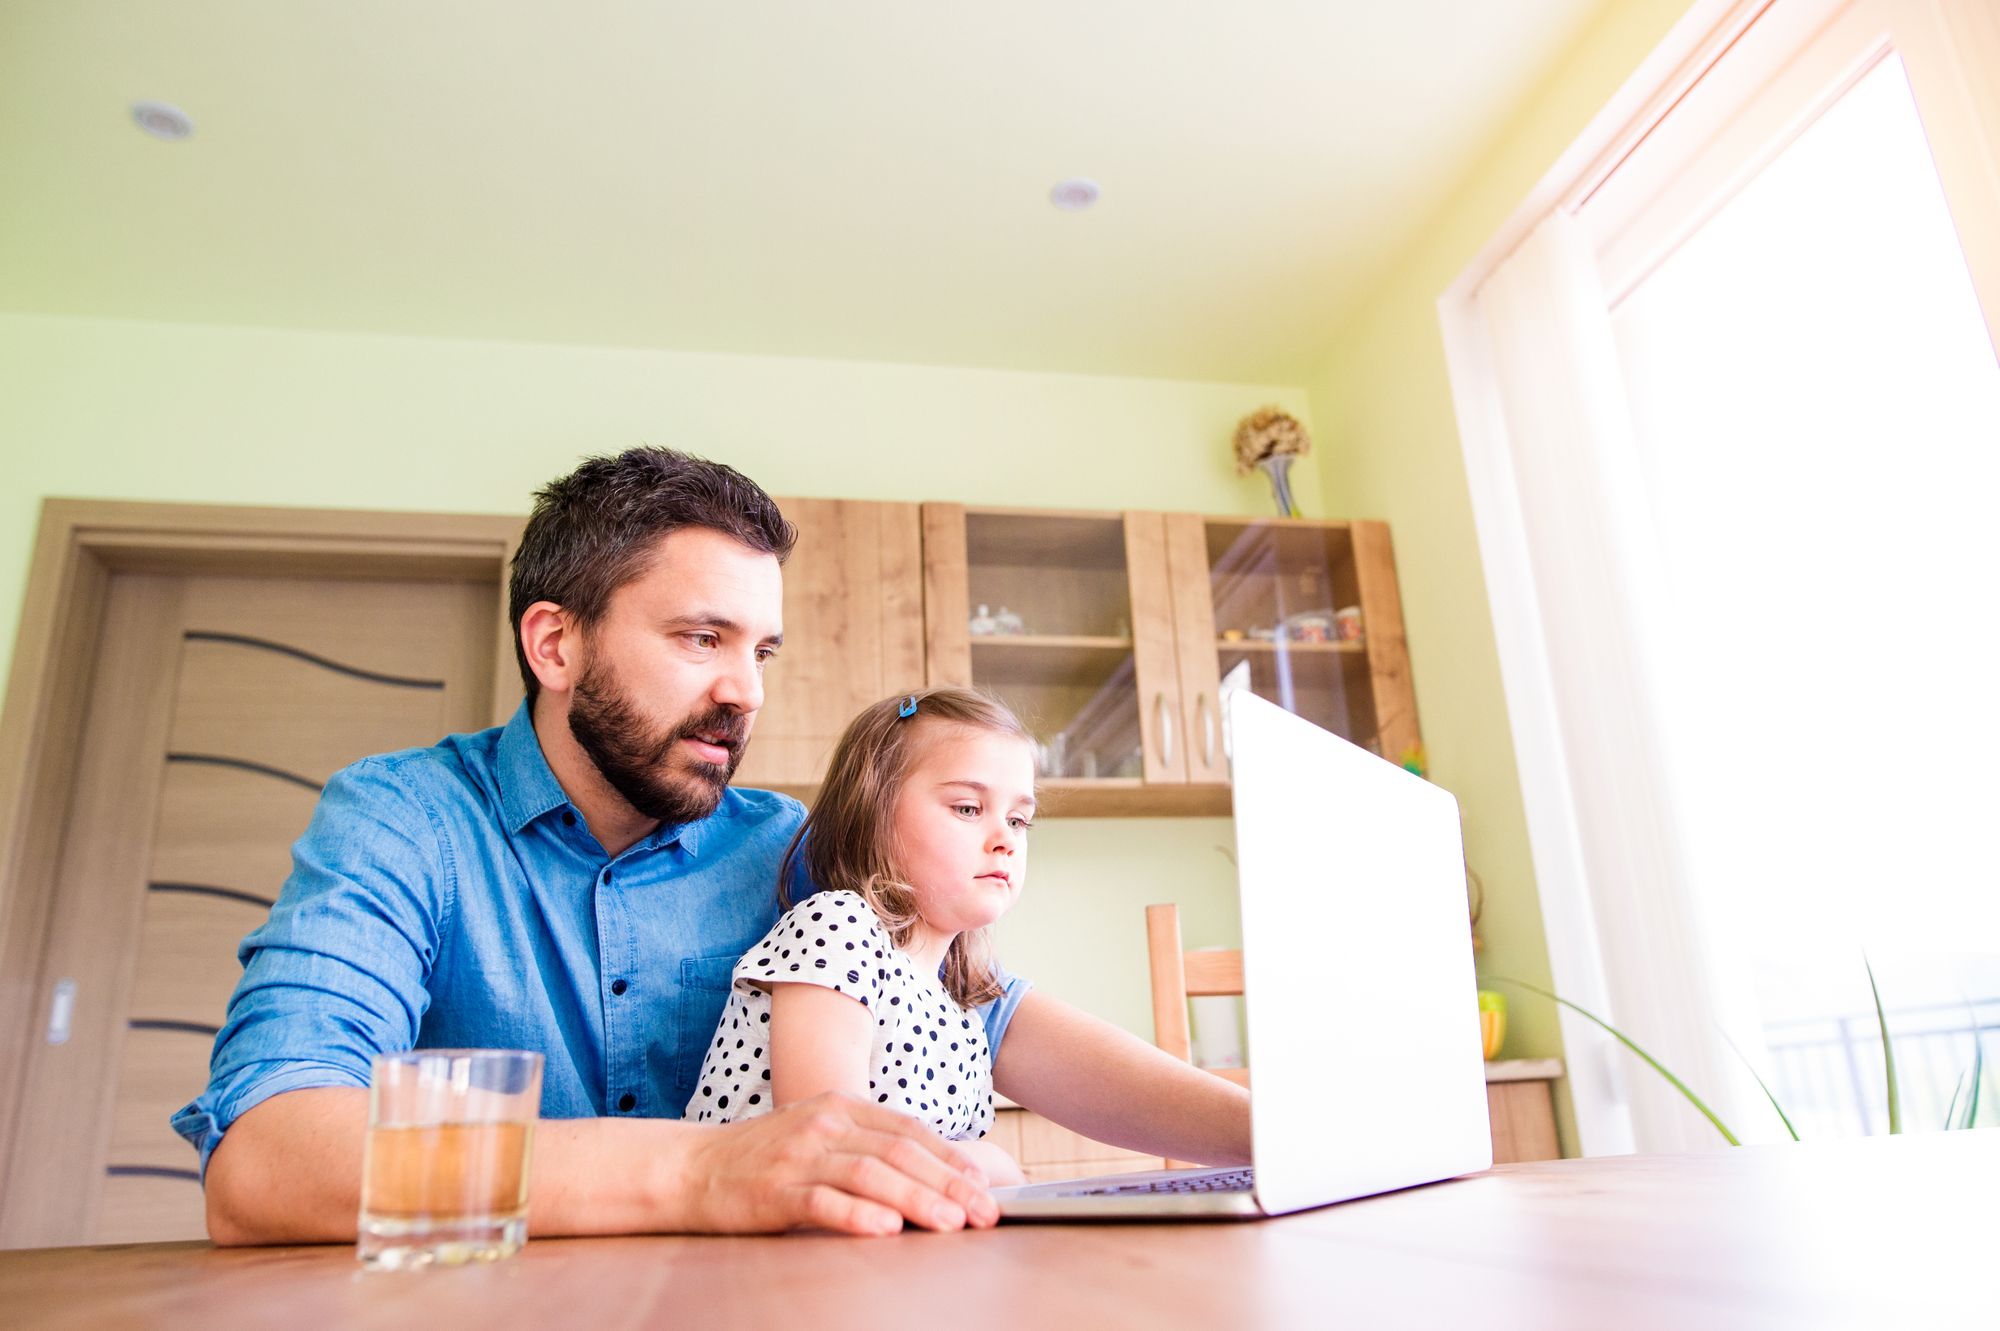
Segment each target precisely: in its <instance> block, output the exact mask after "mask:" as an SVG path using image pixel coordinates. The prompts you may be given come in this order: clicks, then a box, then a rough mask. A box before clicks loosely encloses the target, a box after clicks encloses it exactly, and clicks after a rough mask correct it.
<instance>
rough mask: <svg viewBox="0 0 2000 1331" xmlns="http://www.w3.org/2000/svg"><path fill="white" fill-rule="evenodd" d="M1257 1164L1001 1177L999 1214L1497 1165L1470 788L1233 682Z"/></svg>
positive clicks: (1084, 1215)
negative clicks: (1440, 779)
mask: <svg viewBox="0 0 2000 1331" xmlns="http://www.w3.org/2000/svg"><path fill="white" fill-rule="evenodd" d="M1223 711H1224V715H1225V718H1226V723H1227V726H1228V730H1227V732H1226V733H1227V735H1228V738H1229V750H1230V774H1231V780H1232V784H1233V785H1234V787H1235V806H1236V864H1237V873H1238V885H1239V889H1240V896H1241V903H1242V905H1241V908H1242V913H1243V979H1244V990H1245V993H1244V1015H1245V1027H1246V1035H1247V1039H1248V1056H1249V1066H1250V1083H1251V1102H1250V1118H1251V1135H1252V1158H1253V1166H1252V1167H1251V1168H1248V1169H1177V1170H1154V1171H1150V1172H1147V1173H1141V1174H1115V1175H1105V1176H1102V1177H1098V1178H1089V1179H1077V1180H1074V1181H1071V1182H1064V1183H1040V1184H1031V1185H1028V1186H1026V1187H1019V1188H996V1189H995V1190H994V1193H993V1195H994V1197H995V1198H996V1199H997V1200H998V1201H999V1203H1000V1214H1001V1216H1002V1217H1003V1218H1012V1219H1070V1220H1081V1219H1093V1218H1105V1219H1114V1218H1140V1217H1153V1218H1161V1219H1175V1218H1185V1219H1192V1218H1196V1217H1202V1216H1215V1217H1231V1216H1234V1217H1244V1218H1250V1217H1256V1216H1267V1215H1282V1214H1284V1213H1286V1212H1288V1211H1299V1210H1304V1209H1306V1208H1308V1207H1313V1206H1325V1205H1327V1204H1329V1203H1332V1202H1340V1201H1346V1200H1348V1199H1350V1198H1354V1197H1366V1196H1370V1195H1372V1194H1375V1193H1380V1192H1388V1191H1391V1190H1393V1189H1396V1188H1407V1187H1412V1186H1414V1185H1416V1184H1419V1183H1432V1182H1435V1181H1437V1180H1439V1179H1446V1178H1453V1177H1456V1176H1457V1175H1460V1174H1469V1173H1473V1172H1475V1171H1477V1170H1481V1169H1485V1168H1487V1167H1488V1166H1489V1165H1491V1164H1492V1163H1493V1148H1492V1137H1491V1135H1490V1131H1489V1129H1488V1127H1487V1121H1486V1080H1485V1072H1484V1070H1483V1067H1482V1059H1481V1055H1480V1039H1479V1004H1478V1000H1477V997H1476V992H1477V985H1476V982H1475V981H1474V979H1473V973H1472V937H1471V930H1470V929H1469V927H1468V925H1467V921H1466V900H1465V861H1464V851H1463V849H1462V846H1461V843H1460V840H1459V822H1458V803H1457V801H1455V800H1454V799H1453V798H1452V797H1451V796H1450V795H1449V794H1447V793H1446V792H1445V791H1444V790H1442V789H1440V788H1439V787H1437V786H1434V785H1432V784H1430V783H1429V782H1428V781H1425V780H1423V779H1422V778H1420V777H1416V776H1413V775H1411V774H1410V773H1408V772H1406V771H1404V770H1403V769H1402V768H1400V767H1397V766H1396V765H1395V764H1393V763H1389V762H1385V761H1383V760H1382V759H1381V758H1378V757H1376V756H1375V755H1374V754H1372V753H1369V752H1368V751H1367V750H1365V749H1361V748H1357V747H1356V746H1355V745H1352V744H1350V743H1348V742H1347V741H1346V740H1344V739H1340V738H1339V737H1337V736H1335V735H1331V734H1328V733H1327V732H1326V731H1324V730H1321V729H1320V728H1319V727H1318V726H1315V725H1313V724H1312V723H1311V722H1309V721H1305V720H1302V719H1300V718H1299V717H1296V716H1293V715H1292V714H1291V713H1290V712H1287V711H1285V710H1283V709H1282V708H1280V707H1278V706H1276V705H1274V704H1272V703H1269V702H1266V701H1264V700H1263V699H1262V698H1259V697H1256V696H1255V695H1253V694H1251V693H1248V692H1244V691H1241V690H1237V691H1232V692H1229V693H1227V694H1225V700H1224V703H1223Z"/></svg>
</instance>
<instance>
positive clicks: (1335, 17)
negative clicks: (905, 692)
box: [0, 0, 1601, 383]
mask: <svg viewBox="0 0 2000 1331" xmlns="http://www.w3.org/2000/svg"><path fill="white" fill-rule="evenodd" d="M1600 3H1601V0H1507V2H1506V3H1492V2H1491V0H1403V2H1402V3H1397V4H1365V3H1358V2H1357V0H1339V2H1337V3H1310V2H1309V0H1239V3H1235V4H1228V5H1225V4H1215V3H1194V2H1193V0H1156V2H1154V3H1145V2H1144V0H1101V2H1093V0H1068V2H1067V3H1061V2H1058V0H1014V2H1013V3H1009V4H988V5H972V4H964V3H957V4H953V3H940V2H939V0H931V2H930V3H916V2H915V0H847V2H846V3H831V2H829V3H807V2H806V0H762V2H759V0H737V3H733V4H723V3H710V4H695V3H667V2H665V0H657V2H656V3H640V2H639V0H623V2H621V0H571V2H570V3H566V4H560V5H556V4H546V3H531V2H530V0H484V2H483V3H470V2H469V0H347V2H345V3H332V2H331V0H179V2H177V3H144V4H134V3H130V0H5V4H4V7H0V308H9V309H15V310H30V311H44V312H55V313H68V314H85V315H101V316H109V317H119V318H141V319H166V320H178V321H185V322H198V323H230V324H249V325H271V326H281V327H310V328H327V329H340V330H352V331H367V332H394V333H413V334H431V335H439V336H450V337H475V338H506V339H526V340H534V341H547V342H565V343H591V344H600V345H629V346H656V347H671V348H678V349H689V350H697V349H698V350H714V351H740V352H756V353H766V354H779V355H807V356H832V357H860V358H867V359H875V360H891V361H919V362H937V363H951V364H968V365H991V366H1008V367H1019V368H1031V369H1043V370H1065V371H1077V372H1089V373H1112V374H1139V375H1151V376H1168V377H1176V378H1193V379H1218V380H1247V381H1268V382H1278V383H1297V382H1302V381H1303V380H1304V379H1305V378H1306V377H1307V376H1309V375H1310V374H1311V373H1312V372H1313V371H1314V370H1315V369H1317V367H1318V364H1319V361H1320V359H1321V357H1322V355H1323V354H1324V352H1325V350H1326V348H1327V345H1328V342H1329V340H1330V338H1331V337H1332V336H1333V334H1334V333H1335V332H1336V331H1337V329H1338V326H1339V322H1340V319H1341V316H1342V313H1343V311H1344V310H1345V309H1347V308H1350V307H1351V304H1352V302H1353V301H1354V300H1355V299H1356V297H1357V296H1358V295H1359V294H1360V293H1361V292H1362V291H1364V290H1365V289H1366V287H1367V285H1368V283H1369V282H1370V280H1371V277H1372V276H1373V275H1375V274H1377V273H1379V272H1380V271H1381V269H1382V267H1383V265H1384V264H1385V263H1386V262H1387V261H1388V260H1389V259H1390V258H1391V257H1392V256H1394V255H1395V254H1396V253H1397V252H1398V251H1399V249H1400V247H1401V246H1402V244H1404V243H1405V242H1406V240H1407V238H1408V236H1409V233H1410V231H1411V229H1412V228H1413V227H1415V226H1416V225H1418V224H1419V223H1420V222H1421V221H1422V220H1424V219H1425V218H1426V217H1428V216H1429V215H1430V213H1431V212H1432V211H1433V210H1435V208H1436V207H1438V206H1439V204H1440V202H1441V201H1442V199H1443V197H1444V194H1445V191H1446V190H1447V189H1448V188H1449V187H1450V185H1451V184H1452V183H1454V182H1455V181H1456V180H1457V179H1458V178H1459V177H1460V176H1461V175H1462V174H1463V173H1464V172H1465V171H1466V170H1467V169H1468V167H1469V166H1470V165H1471V163H1472V161H1473V158H1474V155H1475V154H1476V153H1477V152H1478V151H1479V150H1480V149H1481V148H1482V147H1483V146H1484V145H1485V144H1487V143H1489V142H1490V141H1491V140H1492V137H1493V136H1494V134H1495V133H1496V132H1498V128H1499V125H1500V123H1501V121H1502V118H1503V117H1504V116H1505V115H1506V114H1507V113H1508V112H1509V111H1511V110H1512V109H1513V107H1514V106H1516V105H1517V104H1518V103H1519V102H1520V101H1521V100H1522V99H1523V98H1524V97H1525V96H1526V95H1527V93H1528V91H1529V90H1530V89H1531V88H1532V86H1533V85H1534V83H1535V81H1536V80H1537V79H1538V78H1539V77H1540V76H1541V74H1542V73H1543V72H1544V71H1545V70H1546V69H1548V68H1549V67H1550V66H1551V65H1552V64H1553V63H1554V61H1555V59H1556V57H1557V55H1558V54H1559V52H1560V51H1561V49H1562V48H1563V47H1564V46H1565V45H1566V44H1567V43H1568V42H1569V41H1570V40H1571V39H1572V38H1573V37H1574V35H1575V34H1576V33H1577V31H1578V30H1579V29H1580V27H1581V25H1582V24H1583V23H1584V22H1585V21H1587V19H1588V18H1589V17H1590V15H1591V13H1592V12H1594V11H1595V9H1596V8H1597V7H1598V5H1599V4H1600ZM141 98H155V99H159V100H163V101H167V102H172V103H175V104H177V105H179V106H181V107H183V108H185V109H186V110H187V111H188V112H189V113H190V114H191V115H192V116H193V118H194V121H195V126H196V129H195V134H194V136H193V137H192V138H191V139H189V140H187V141H185V142H182V143H162V142H158V141H155V140H153V139H150V138H148V137H146V136H145V135H143V134H141V133H140V132H139V131H138V130H137V129H136V128H135V127H134V126H133V124H132V123H131V121H130V119H129V116H128V111H127V108H128V107H129V105H130V104H131V103H132V102H133V101H135V100H138V99H141ZM1068 175H1087V176H1090V177H1093V178H1095V179H1096V180H1098V181H1099V182H1100V183H1101V184H1102V185H1103V188H1104V198H1103V201H1102V202H1101V203H1100V204H1099V205H1098V206H1097V207H1096V208H1095V209H1093V210H1091V211H1089V212H1087V213H1082V214H1065V213H1061V212H1058V211H1056V210H1055V209H1054V208H1052V207H1051V206H1050V205H1049V203H1048V200H1047V194H1048V190H1049V187H1050V186H1051V185H1052V184H1053V183H1054V182H1055V181H1056V180H1057V179H1059V178H1061V177H1063V176H1068Z"/></svg>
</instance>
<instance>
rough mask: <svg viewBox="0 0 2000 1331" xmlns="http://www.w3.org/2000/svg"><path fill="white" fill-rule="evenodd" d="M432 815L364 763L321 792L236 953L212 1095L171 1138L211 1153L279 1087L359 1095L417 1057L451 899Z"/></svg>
mask: <svg viewBox="0 0 2000 1331" xmlns="http://www.w3.org/2000/svg"><path fill="white" fill-rule="evenodd" d="M448 844H449V843H448V842H447V840H446V839H445V837H444V836H443V833H442V828H441V825H440V822H439V819H438V817H437V813H436V811H435V810H433V809H431V808H430V807H429V806H428V805H427V804H426V803H425V802H424V800H423V798H422V797H421V796H420V795H419V794H418V793H417V792H416V790H415V789H413V788H412V787H411V786H409V785H408V784H406V783H405V782H403V781H401V780H399V779H398V777H397V774H396V771H395V767H394V763H393V759H380V758H371V759H367V760H364V761H362V762H360V763H357V764H355V765H354V766H352V767H349V768H346V769H344V770H342V771H340V772H338V773H336V774H335V775H334V777H333V779H332V780H331V781H329V782H328V783H327V786H326V789H325V791H324V793H323V794H322V795H321V797H320V802H319V807H318V809H317V810H315V812H314V814H313V819H312V822H311V824H310V825H309V826H308V827H307V828H306V832H305V835H304V836H302V837H301V838H300V839H299V841H298V844H297V845H295V846H294V847H293V848H292V872H291V876H290V877H289V878H287V879H286V881H285V886H284V890H283V891H282V892H281V893H280V894H279V896H278V902H277V904H276V905H275V906H273V907H272V908H271V916H270V919H269V920H267V921H266V922H265V923H264V924H262V925H261V926H259V927H258V928H257V929H255V930H254V931H252V932H251V933H250V935H249V936H248V937H246V938H245V939H244V940H243V942H242V944H241V946H240V947H239V948H238V949H237V959H238V960H239V961H240V962H242V964H243V978H242V980H241V981H239V982H238V984H237V986H236V990H235V992H234V993H233V994H231V995H230V999H229V1012H228V1017H227V1019H226V1021H225V1022H224V1024H223V1027H222V1029H221V1031H220V1033H218V1034H217V1035H216V1037H215V1051H214V1054H213V1056H212V1057H211V1059H210V1061H209V1082H208V1089H207V1090H205V1091H204V1092H202V1094H201V1095H200V1096H198V1097H196V1099H195V1100H194V1101H193V1102H192V1103H190V1104H189V1105H187V1106H186V1107H185V1108H184V1109H182V1110H181V1111H180V1112H179V1113H177V1114H175V1115H174V1119H173V1124H174V1130H175V1131H176V1132H178V1133H179V1134H180V1135H181V1136H183V1137H185V1138H186V1139H187V1140H188V1142H189V1143H191V1144H192V1145H193V1146H194V1147H195V1149H196V1150H197V1151H198V1152H199V1153H200V1156H201V1170H202V1173H203V1176H204V1177H206V1175H207V1172H208V1161H209V1157H210V1156H211V1155H212V1154H213V1153H214V1151H215V1148H216V1146H217V1145H218V1144H220V1142H221V1141H222V1136H223V1134H224V1133H225V1132H227V1131H228V1130H229V1126H230V1124H232V1123H234V1122H235V1121H236V1120H237V1119H238V1118H239V1117H241V1116H242V1115H243V1114H244V1113H245V1112H246V1111H248V1110H249V1109H251V1108H252V1107H254V1106H256V1105H258V1104H260V1103H262V1102H263V1101H265V1100H267V1099H269V1098H270V1097H272V1096H274V1095H277V1094H279V1093H281V1092H284V1091H294V1090H300V1089H304V1088H306V1087H315V1086H366V1085H368V1081H369V1069H370V1064H371V1062H372V1060H373V1059H374V1057H375V1055H376V1054H378V1053H383V1052H387V1051H393V1050H402V1049H408V1048H410V1047H412V1045H413V1044H414V1043H415V1041H416V1036H417V1028H418V1025H419V1023H420V1022H421V1021H422V1020H423V1015H424V1011H425V1008H426V1007H427V1006H428V1003H429V993H428V990H427V985H428V983H429V979H430V974H431V968H432V966H433V964H434V963H435V961H436V959H437V951H438V940H439V938H440V937H441V935H442V930H443V926H444V922H445V921H446V920H447V919H448V918H449V914H450V911H451V907H452V903H453V894H454V882H453V867H454V866H453V865H452V863H451V858H450V855H449V853H448V851H447V846H448Z"/></svg>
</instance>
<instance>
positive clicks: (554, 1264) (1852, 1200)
mask: <svg viewBox="0 0 2000 1331" xmlns="http://www.w3.org/2000/svg"><path fill="white" fill-rule="evenodd" d="M1996 1184H2000V1132H1994V1131H1980V1132H1957V1133H1935V1134H1929V1135H1925V1136H1913V1137H1903V1138H1894V1139H1883V1138H1874V1139H1869V1140H1864V1141H1854V1142H1832V1143H1825V1144H1807V1145H1804V1146H1783V1147H1748V1148H1743V1149H1738V1150H1717V1151H1714V1152H1710V1153H1706V1154H1701V1155H1689V1156H1654V1157H1640V1156H1626V1157H1617V1158H1609V1159H1599V1160H1567V1161H1550V1162H1542V1163H1537V1164H1523V1165H1510V1166H1505V1167H1502V1168H1499V1169H1496V1170H1494V1171H1492V1172H1491V1173H1488V1174H1483V1175H1479V1176H1476V1177H1474V1178H1470V1179H1465V1180H1460V1181H1458V1182H1454V1183H1448V1184H1441V1185H1437V1186H1433V1187H1428V1188H1418V1189H1412V1190H1410V1191H1407V1192H1402V1193H1396V1194H1393V1195H1390V1196H1386V1197H1377V1198H1370V1199H1368V1200H1365V1201H1359V1202H1352V1203H1349V1204H1347V1205H1345V1206H1335V1207H1329V1208H1326V1209H1324V1210H1319V1211H1313V1212H1308V1213H1305V1214H1301V1215H1296V1216H1290V1217H1286V1218H1284V1219H1281V1220H1273V1221H1265V1222H1261V1223H1252V1224H1212V1225H1073V1226H1054V1225H1020V1226H1012V1225H1009V1226H1003V1227H1001V1228H1000V1229H999V1230H997V1231H993V1232H989V1233H969V1234H952V1235H932V1234H906V1235H904V1236H901V1237H898V1238H894V1239H876V1240H866V1239H843V1238H835V1237H830V1236H824V1235H811V1236H804V1235H801V1236H793V1237H789V1238H757V1239H734V1238H731V1239H724V1238H625V1239H580V1240H569V1241H556V1240H536V1241H534V1242H531V1243H530V1244H529V1245H528V1247H527V1249H526V1250H525V1251H524V1252H523V1253H522V1254H521V1255H520V1256H518V1257H516V1258H514V1259H512V1260H511V1261H507V1262H503V1263H500V1264H498V1265H496V1266H490V1267H479V1268H471V1269H461V1270H452V1271H435V1272H424V1273H415V1274H394V1273H382V1274H375V1273H363V1272H362V1271H360V1270H359V1269H358V1268H357V1267H356V1265H355V1263H354V1259H353V1255H352V1252H351V1250H350V1249H348V1248H345V1247H323V1248H283V1249H263V1250H257V1249H239V1250H235V1251H221V1250H217V1249H213V1248H210V1247H208V1246H207V1245H206V1244H198V1243H176V1244H151V1245H134V1246H128V1247H110V1248H64V1249H45V1250H41V1251H28V1252H8V1253H0V1325H5V1326H7V1327H9V1328H14V1327H78V1328H84V1327H88V1328H92V1329H93V1331H95V1328H100V1327H114V1326H115V1327H144V1326H185V1327H199V1328H202V1329H203V1331H224V1329H226V1328H234V1327H278V1328H283V1329H284V1331H306V1329H307V1328H319V1327H334V1326H337V1327H355V1328H368V1327H421V1328H425V1331H446V1328H451V1329H452V1331H456V1328H460V1327H470V1328H485V1327H503V1326H504V1327H514V1326H521V1327H564V1328H566V1327H581V1328H587V1329H588V1331H623V1329H624V1328H634V1329H636V1328H640V1327H717V1328H724V1327H726V1328H730V1329H731V1331H736V1329H737V1328H746V1329H752V1331H754V1329H755V1328H764V1327H769V1328H774V1329H777V1328H782V1329H783V1331H844V1329H845V1328H854V1329H855V1331H881V1329H883V1328H893V1327H922V1328H925V1329H926V1331H962V1329H963V1328H977V1327H995V1328H1005V1331H1067V1328H1071V1327H1083V1328H1089V1331H1104V1329H1105V1328H1114V1327H1146V1328H1158V1327H1228V1328H1236V1327H1285V1328H1318V1327H1336V1326H1338V1327H1347V1326H1352V1327H1366V1328H1377V1327H1383V1328H1394V1327H1411V1328H1440V1327H1476V1328H1478V1329H1479V1331H1496V1329H1499V1328H1511V1327H1521V1328H1537V1329H1538V1331H1539V1329H1542V1328H1561V1327H1578V1328H1583V1327H1588V1328H1593V1331H1595V1329H1598V1328H1614V1327H1615V1328H1621V1329H1629V1328H1644V1327H1675V1328H1703V1329H1704V1331H1709V1329H1712V1328H1723V1327H1759V1328H1765V1327H1784V1328H1790V1327H1797V1328H1811V1329H1812V1331H1826V1328H1832V1327H1867V1328H1870V1329H1871V1331H1888V1329H1892V1328H1903V1327H1911V1328H1923V1331H1933V1329H1934V1328H1940V1327H1958V1326H1980V1327H1994V1326H1996V1325H2000V1302H1996V1292H1995V1290H1996V1286H1995V1281H1994V1276H1993V1269H1994V1261H1995V1258H1996V1256H2000V1206H1996V1204H1995V1197H1996V1195H2000V1188H1996Z"/></svg>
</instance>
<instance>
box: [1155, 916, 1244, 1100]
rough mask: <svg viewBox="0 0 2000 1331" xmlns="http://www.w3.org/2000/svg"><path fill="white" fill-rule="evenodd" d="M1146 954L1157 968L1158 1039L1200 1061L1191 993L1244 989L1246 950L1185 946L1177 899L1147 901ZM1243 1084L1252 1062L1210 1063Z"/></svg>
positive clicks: (1175, 1053)
mask: <svg viewBox="0 0 2000 1331" xmlns="http://www.w3.org/2000/svg"><path fill="white" fill-rule="evenodd" d="M1146 954H1147V961H1148V963H1149V964H1150V966H1151V968H1152V972H1153V1043H1154V1044H1156V1045H1158V1046H1159V1047H1160V1048H1162V1049H1164V1050H1166V1051H1167V1052H1168V1053H1170V1054H1172V1055H1173V1056H1174V1057H1175V1058H1178V1059H1180V1060H1181V1061H1182V1062H1183V1063H1191V1062H1193V1061H1194V1058H1193V1055H1192V1052H1191V1050H1190V1049H1189V1044H1188V999H1190V998H1208V997H1211V996H1215V995H1229V994H1241V993H1242V992H1243V954H1242V953H1241V952H1240V951H1237V950H1235V949H1230V950H1228V951H1222V950H1210V951H1205V952H1188V951H1185V950H1184V949H1183V948H1182V947H1181V912H1180V907H1178V906H1173V905H1166V906H1148V907H1146ZM1209 1071H1211V1072H1213V1073H1214V1074H1215V1075H1216V1076H1218V1077H1226V1078H1228V1079H1229V1080H1230V1081H1233V1082H1235V1083H1236V1084H1237V1085H1238V1086H1248V1085H1249V1084H1250V1072H1249V1069H1247V1068H1210V1069H1209Z"/></svg>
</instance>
